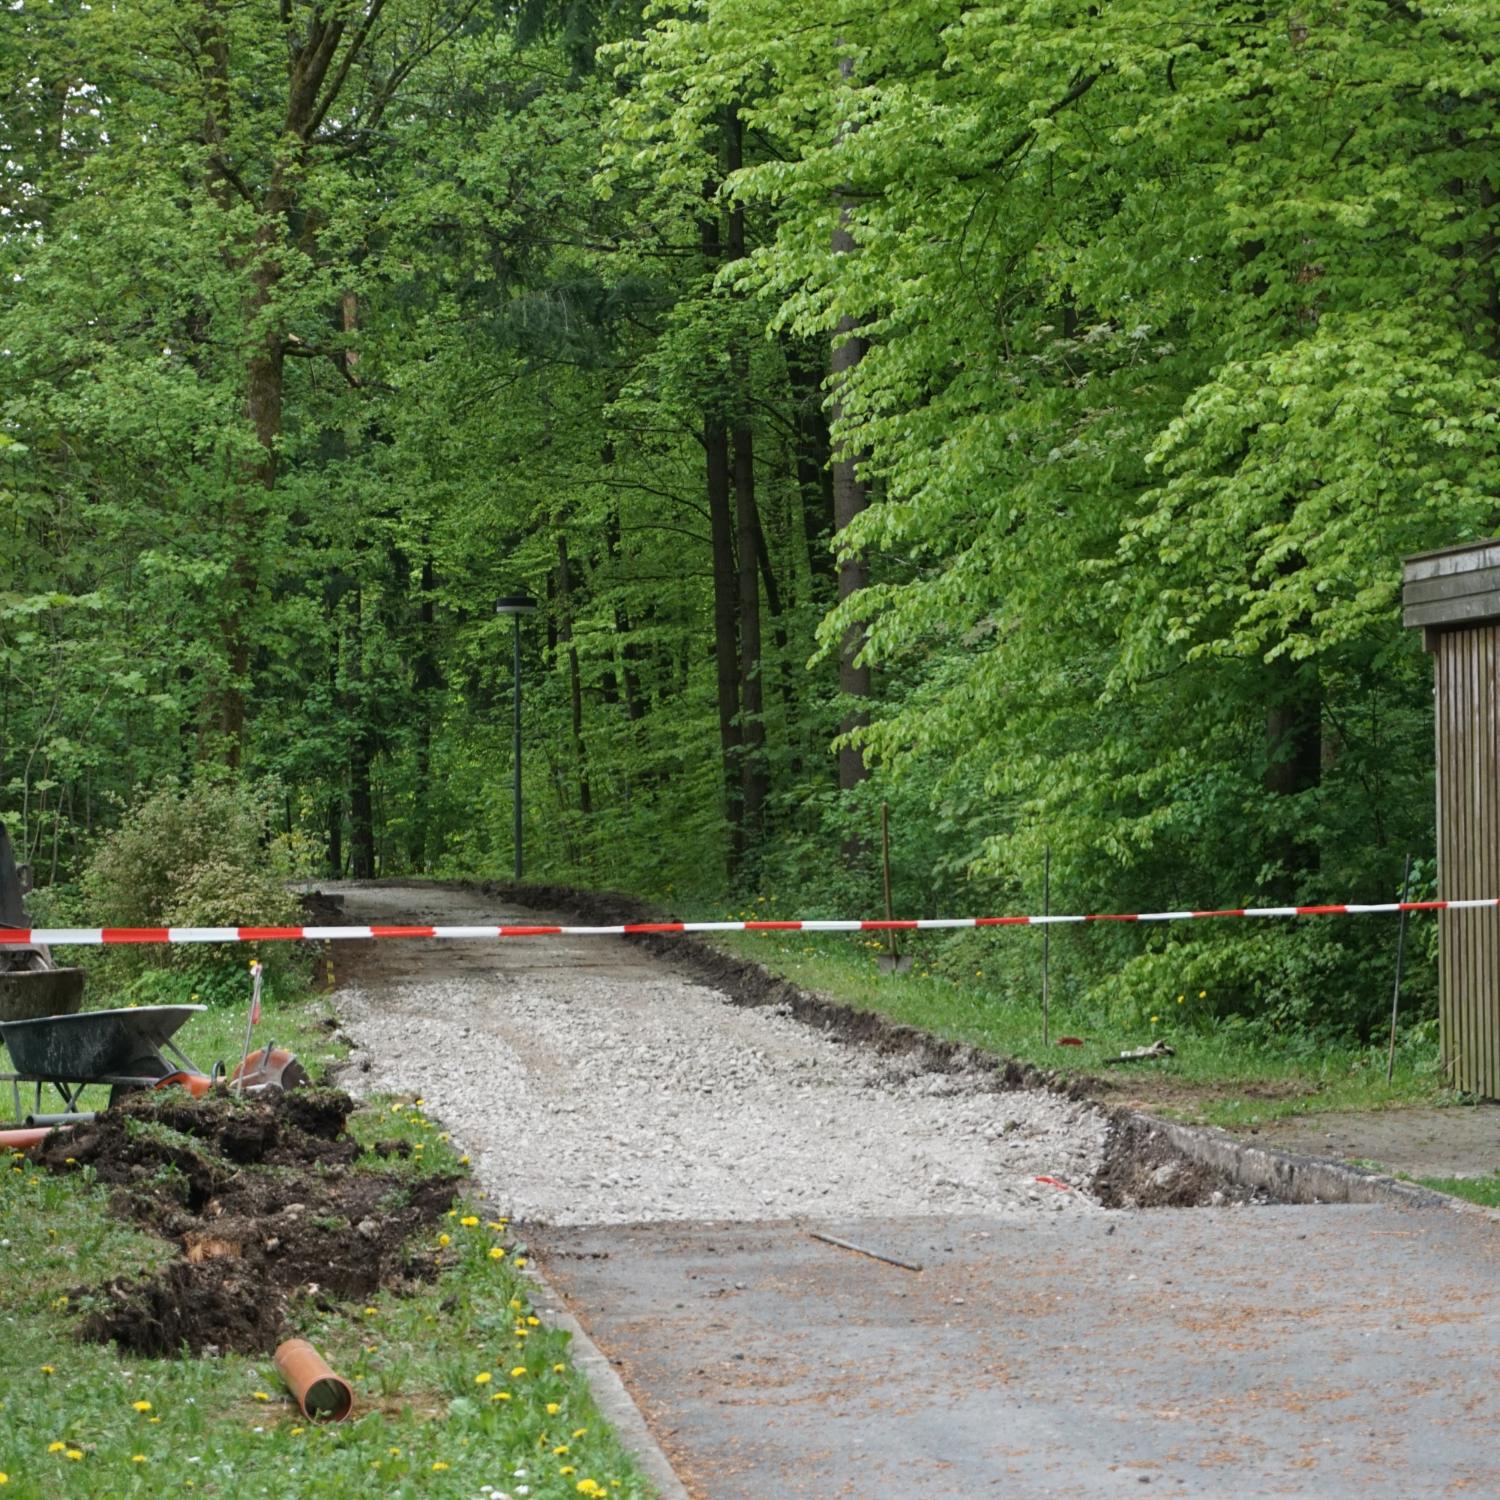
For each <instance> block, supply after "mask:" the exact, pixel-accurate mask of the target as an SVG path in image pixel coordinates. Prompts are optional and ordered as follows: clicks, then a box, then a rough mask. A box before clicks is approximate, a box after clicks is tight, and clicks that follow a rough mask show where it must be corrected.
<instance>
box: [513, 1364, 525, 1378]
mask: <svg viewBox="0 0 1500 1500" xmlns="http://www.w3.org/2000/svg"><path fill="white" fill-rule="evenodd" d="M525 1373H526V1366H525V1365H517V1366H516V1367H515V1368H514V1369H513V1370H512V1371H511V1372H510V1378H511V1379H512V1380H519V1379H520V1378H521V1377H522V1376H523V1375H524V1374H525Z"/></svg>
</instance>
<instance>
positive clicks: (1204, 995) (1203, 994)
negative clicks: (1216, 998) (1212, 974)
mask: <svg viewBox="0 0 1500 1500" xmlns="http://www.w3.org/2000/svg"><path fill="white" fill-rule="evenodd" d="M1198 998H1199V999H1200V1000H1207V999H1208V991H1207V990H1199V991H1198Z"/></svg>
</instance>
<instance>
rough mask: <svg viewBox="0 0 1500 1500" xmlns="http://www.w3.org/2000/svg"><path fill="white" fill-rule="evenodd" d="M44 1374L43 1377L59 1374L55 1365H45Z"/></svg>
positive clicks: (43, 1367)
mask: <svg viewBox="0 0 1500 1500" xmlns="http://www.w3.org/2000/svg"><path fill="white" fill-rule="evenodd" d="M42 1374H43V1375H56V1374H57V1369H56V1367H55V1366H54V1365H43V1366H42Z"/></svg>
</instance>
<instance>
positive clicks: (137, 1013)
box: [0, 1005, 224, 1125]
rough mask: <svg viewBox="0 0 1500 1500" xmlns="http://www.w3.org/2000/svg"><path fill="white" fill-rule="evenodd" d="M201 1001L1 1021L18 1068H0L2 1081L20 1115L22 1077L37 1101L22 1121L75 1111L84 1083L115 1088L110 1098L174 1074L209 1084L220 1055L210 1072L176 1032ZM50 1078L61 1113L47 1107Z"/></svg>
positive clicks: (72, 1115)
mask: <svg viewBox="0 0 1500 1500" xmlns="http://www.w3.org/2000/svg"><path fill="white" fill-rule="evenodd" d="M204 1009H206V1007H205V1006H202V1005H141V1006H132V1007H129V1008H127V1009H124V1010H86V1011H80V1012H78V1014H76V1015H67V1016H38V1017H34V1018H33V1019H31V1020H25V1021H6V1022H0V1040H3V1041H4V1043H5V1045H6V1047H7V1048H8V1049H9V1051H10V1060H11V1063H12V1065H13V1066H14V1068H15V1072H14V1073H0V1083H9V1084H10V1088H11V1100H12V1102H13V1104H14V1105H15V1117H16V1119H18V1120H19V1119H21V1118H22V1111H21V1085H22V1084H27V1085H29V1086H32V1087H33V1088H34V1090H35V1093H34V1107H33V1109H32V1111H31V1112H30V1114H28V1115H26V1117H25V1123H26V1124H29V1125H54V1124H59V1123H64V1122H67V1121H70V1120H73V1119H76V1118H77V1117H78V1115H79V1113H80V1111H79V1109H78V1101H79V1099H80V1097H81V1096H82V1094H83V1091H84V1090H85V1089H86V1088H90V1087H93V1086H95V1085H104V1086H106V1087H108V1088H109V1089H110V1091H111V1092H110V1103H111V1104H113V1103H114V1102H115V1101H116V1100H117V1099H118V1098H119V1097H120V1096H121V1095H122V1094H126V1093H129V1092H131V1091H132V1090H134V1089H149V1088H159V1087H161V1086H162V1085H163V1084H167V1083H174V1082H180V1083H184V1084H187V1085H188V1086H189V1087H190V1088H192V1087H193V1085H194V1084H195V1083H198V1084H201V1085H202V1087H204V1088H206V1087H207V1086H208V1085H209V1083H213V1082H217V1081H218V1080H219V1079H220V1078H221V1077H222V1076H223V1072H224V1065H223V1064H222V1063H218V1064H216V1065H215V1067H214V1071H213V1073H212V1075H209V1077H208V1078H207V1079H205V1077H204V1075H203V1074H202V1073H200V1072H199V1070H198V1068H197V1067H196V1066H195V1065H194V1063H193V1061H192V1059H191V1058H190V1057H188V1055H187V1054H186V1053H185V1052H184V1051H183V1050H182V1049H181V1048H180V1047H179V1046H178V1045H177V1043H176V1042H174V1041H173V1040H172V1037H173V1035H174V1033H175V1032H176V1031H177V1030H178V1029H179V1028H180V1027H181V1026H183V1025H184V1024H185V1023H186V1022H187V1021H189V1020H190V1019H191V1018H192V1017H193V1016H195V1015H197V1014H198V1012H199V1011H201V1010H204ZM48 1085H50V1086H51V1087H52V1088H54V1089H56V1090H57V1092H58V1093H59V1094H60V1095H61V1096H62V1103H63V1108H62V1111H61V1112H60V1113H56V1112H54V1113H44V1112H43V1111H42V1091H43V1089H44V1088H45V1087H47V1086H48ZM199 1091H200V1090H199V1089H197V1088H195V1089H194V1092H199Z"/></svg>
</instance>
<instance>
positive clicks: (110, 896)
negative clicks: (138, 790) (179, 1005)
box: [81, 780, 297, 1003]
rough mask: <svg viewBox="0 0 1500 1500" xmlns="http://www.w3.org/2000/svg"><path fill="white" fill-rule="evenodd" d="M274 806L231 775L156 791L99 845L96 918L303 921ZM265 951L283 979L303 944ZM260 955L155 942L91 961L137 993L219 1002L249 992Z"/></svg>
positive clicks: (92, 896) (92, 908) (172, 922)
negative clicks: (252, 965) (253, 962)
mask: <svg viewBox="0 0 1500 1500" xmlns="http://www.w3.org/2000/svg"><path fill="white" fill-rule="evenodd" d="M273 807H274V800H273V798H272V797H271V796H270V795H269V794H267V793H266V792H265V791H263V790H261V789H258V788H255V787H251V786H245V785H242V784H239V783H235V782H231V781H221V780H201V781H195V782H193V783H191V784H190V785H188V786H186V787H176V786H164V787H161V788H159V789H158V790H156V791H154V792H152V793H151V794H150V795H149V796H147V797H146V798H145V799H144V800H143V801H141V802H138V803H137V804H136V805H135V806H134V807H133V808H131V810H130V811H129V812H128V813H127V814H126V815H125V817H124V819H123V820H122V822H121V823H120V826H119V827H118V828H116V829H115V830H114V831H113V832H111V833H109V834H106V835H105V837H104V838H103V839H101V840H100V842H99V844H98V845H97V846H96V848H95V850H94V852H93V855H92V857H91V858H90V860H89V863H88V865H87V867H86V868H85V870H84V872H83V878H82V881H81V886H82V893H83V910H84V911H85V912H86V913H87V914H88V918H87V919H88V920H89V921H91V922H94V923H97V924H99V925H102V926H115V927H231V926H257V927H271V926H281V925H290V924H294V923H295V922H296V921H297V901H296V897H295V896H294V895H293V894H292V893H291V891H289V890H288V889H287V884H286V881H287V876H288V874H289V871H288V870H286V869H285V868H284V867H283V864H282V861H281V859H280V858H279V856H278V853H277V850H276V847H275V845H274V842H273V840H272V822H271V819H272V809H273ZM258 956H261V957H263V958H264V959H265V960H266V961H267V966H268V970H269V971H271V972H270V973H269V975H268V977H270V978H272V979H273V980H274V979H275V978H276V977H278V976H277V974H276V972H275V971H277V970H279V971H281V973H282V974H283V975H284V974H285V971H286V970H287V969H288V967H289V966H290V964H291V962H292V959H293V950H292V949H291V948H290V947H289V946H288V945H285V944H272V945H269V946H268V947H267V948H266V950H265V951H264V953H262V954H260V955H258ZM251 957H252V954H251V953H250V951H249V950H248V949H247V947H246V946H245V945H243V944H229V943H225V944H210V945H203V944H191V945H189V944H183V945H181V946H172V947H167V948H157V947H154V946H149V945H148V946H141V947H134V946H132V947H128V948H111V949H108V950H106V952H105V953H104V954H103V955H102V956H101V961H100V962H99V963H97V964H95V965H93V966H91V967H93V968H94V971H95V973H96V974H97V975H98V977H99V978H100V979H104V980H108V981H113V982H115V983H116V984H126V985H129V986H130V988H131V990H132V993H133V994H134V996H135V997H136V998H145V995H146V994H147V993H149V994H150V996H151V998H161V999H167V998H169V994H170V995H172V996H175V998H177V999H179V1000H181V999H186V998H188V994H189V993H192V994H196V997H197V998H198V999H199V1000H202V1001H204V1002H206V1003H209V1002H213V1001H216V1000H229V999H238V998H242V997H243V995H244V994H245V991H246V984H247V981H246V979H245V969H246V966H247V962H248V960H249V959H250V958H251ZM163 971H165V974H163ZM166 976H172V978H171V979H170V980H167V981H166V985H165V988H166V992H163V982H164V980H166ZM142 987H144V988H142ZM177 991H184V992H185V993H180V994H179V993H176V992H177Z"/></svg>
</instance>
